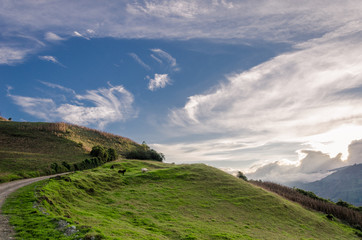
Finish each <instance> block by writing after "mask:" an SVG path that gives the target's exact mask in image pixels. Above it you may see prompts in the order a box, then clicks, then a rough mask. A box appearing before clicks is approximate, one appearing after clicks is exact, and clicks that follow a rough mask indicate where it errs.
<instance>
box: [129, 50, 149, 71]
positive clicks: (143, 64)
mask: <svg viewBox="0 0 362 240" xmlns="http://www.w3.org/2000/svg"><path fill="white" fill-rule="evenodd" d="M129 55H130V56H131V57H132V58H133V59H134V60H135V61H136V62H137V63H138V64H139V65H141V66H142V67H144V68H145V69H147V70H151V67H150V66H149V65H147V64H146V63H144V62H143V61H142V59H141V58H140V57H139V56H138V55H137V54H135V53H129Z"/></svg>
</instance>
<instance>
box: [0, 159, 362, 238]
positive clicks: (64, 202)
mask: <svg viewBox="0 0 362 240" xmlns="http://www.w3.org/2000/svg"><path fill="white" fill-rule="evenodd" d="M111 165H113V166H114V169H111V167H110V166H111ZM145 167H146V168H148V169H149V171H148V172H146V173H143V172H142V171H141V168H145ZM120 169H126V170H127V171H126V174H125V175H124V176H122V175H120V174H119V173H118V170H120ZM34 192H35V194H34ZM34 202H35V203H34ZM34 207H35V208H34ZM3 211H4V212H5V213H7V214H10V216H11V219H10V221H11V223H12V224H14V225H15V228H16V231H17V233H18V237H19V238H20V239H79V238H82V239H358V237H357V236H356V235H355V230H354V229H352V228H350V227H348V226H346V225H343V224H341V223H339V222H338V221H330V220H328V219H327V218H326V216H325V215H322V214H319V213H316V212H311V211H308V210H306V209H304V208H302V207H301V206H300V205H298V204H295V203H292V202H289V201H287V200H285V199H283V198H281V197H279V196H277V195H275V194H272V193H269V192H266V191H265V190H262V189H260V188H258V187H255V186H253V185H251V184H249V183H247V182H245V181H243V180H241V179H238V178H235V177H233V176H231V175H229V174H227V173H224V172H222V171H220V170H218V169H215V168H212V167H208V166H205V165H202V164H194V165H172V164H165V163H160V162H150V161H133V160H122V161H117V162H112V163H107V164H105V165H103V166H101V167H98V168H95V169H92V170H86V171H83V172H77V173H74V174H70V175H68V176H65V177H60V178H55V179H50V180H48V181H45V182H43V183H38V184H36V185H32V186H29V187H28V188H25V189H23V190H22V191H20V192H18V193H16V194H15V195H13V196H12V197H11V198H9V199H8V200H7V202H6V204H5V206H4V208H3ZM67 224H69V225H67ZM65 234H66V235H68V236H66V235H65Z"/></svg>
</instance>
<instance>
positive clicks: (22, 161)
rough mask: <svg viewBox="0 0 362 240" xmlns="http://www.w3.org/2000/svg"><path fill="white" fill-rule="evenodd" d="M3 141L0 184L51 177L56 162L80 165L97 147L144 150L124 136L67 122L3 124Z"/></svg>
mask: <svg viewBox="0 0 362 240" xmlns="http://www.w3.org/2000/svg"><path fill="white" fill-rule="evenodd" d="M0 142H1V144H0V183H1V182H7V181H11V180H16V179H20V178H28V177H37V176H41V175H48V174H51V173H52V170H51V168H50V165H51V164H52V163H54V162H55V163H58V165H61V163H62V162H63V161H65V162H67V163H69V164H72V163H79V162H81V161H82V160H84V159H86V158H90V156H89V152H90V150H91V149H92V147H93V146H95V145H102V146H104V147H106V148H114V149H115V150H117V152H118V153H120V154H122V153H125V152H127V151H130V150H133V149H136V148H141V145H139V144H137V143H135V142H133V141H131V140H130V139H127V138H124V137H120V136H116V135H113V134H108V133H104V132H100V131H97V130H94V129H89V128H85V127H80V126H76V125H69V124H65V123H30V122H12V121H0ZM63 170H64V171H65V170H66V169H63Z"/></svg>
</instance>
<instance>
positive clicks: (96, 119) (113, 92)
mask: <svg viewBox="0 0 362 240" xmlns="http://www.w3.org/2000/svg"><path fill="white" fill-rule="evenodd" d="M43 84H44V85H46V86H48V87H51V88H57V89H60V90H62V91H66V92H68V93H70V95H69V96H68V99H65V100H63V101H65V102H63V103H58V102H56V100H55V97H54V99H53V98H34V97H26V96H19V95H14V94H12V93H11V92H10V90H11V88H10V89H9V90H8V97H10V98H11V99H12V100H13V102H14V103H15V104H16V105H18V106H20V107H21V108H22V109H23V110H24V111H25V112H26V113H28V114H30V115H32V116H35V117H37V118H39V119H43V120H46V121H55V120H56V121H59V120H62V121H65V122H70V123H75V124H81V125H88V126H89V125H95V126H98V127H99V128H104V127H105V126H106V125H107V124H109V123H112V122H116V121H126V120H128V119H131V118H134V117H136V116H137V111H136V110H135V109H134V108H133V106H132V104H133V102H134V97H133V95H132V94H131V93H130V92H128V91H127V90H126V89H125V88H124V87H123V86H110V87H109V88H100V89H97V90H87V91H86V93H85V94H76V93H75V91H74V90H72V89H69V88H66V87H63V86H61V85H58V84H52V83H47V82H43Z"/></svg>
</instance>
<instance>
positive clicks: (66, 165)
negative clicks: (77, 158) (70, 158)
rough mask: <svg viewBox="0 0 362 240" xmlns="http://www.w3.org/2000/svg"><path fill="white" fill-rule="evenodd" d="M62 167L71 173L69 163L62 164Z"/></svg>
mask: <svg viewBox="0 0 362 240" xmlns="http://www.w3.org/2000/svg"><path fill="white" fill-rule="evenodd" d="M62 165H63V166H64V167H65V168H66V169H68V171H70V168H71V167H70V165H69V164H68V163H67V162H65V161H64V162H62Z"/></svg>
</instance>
